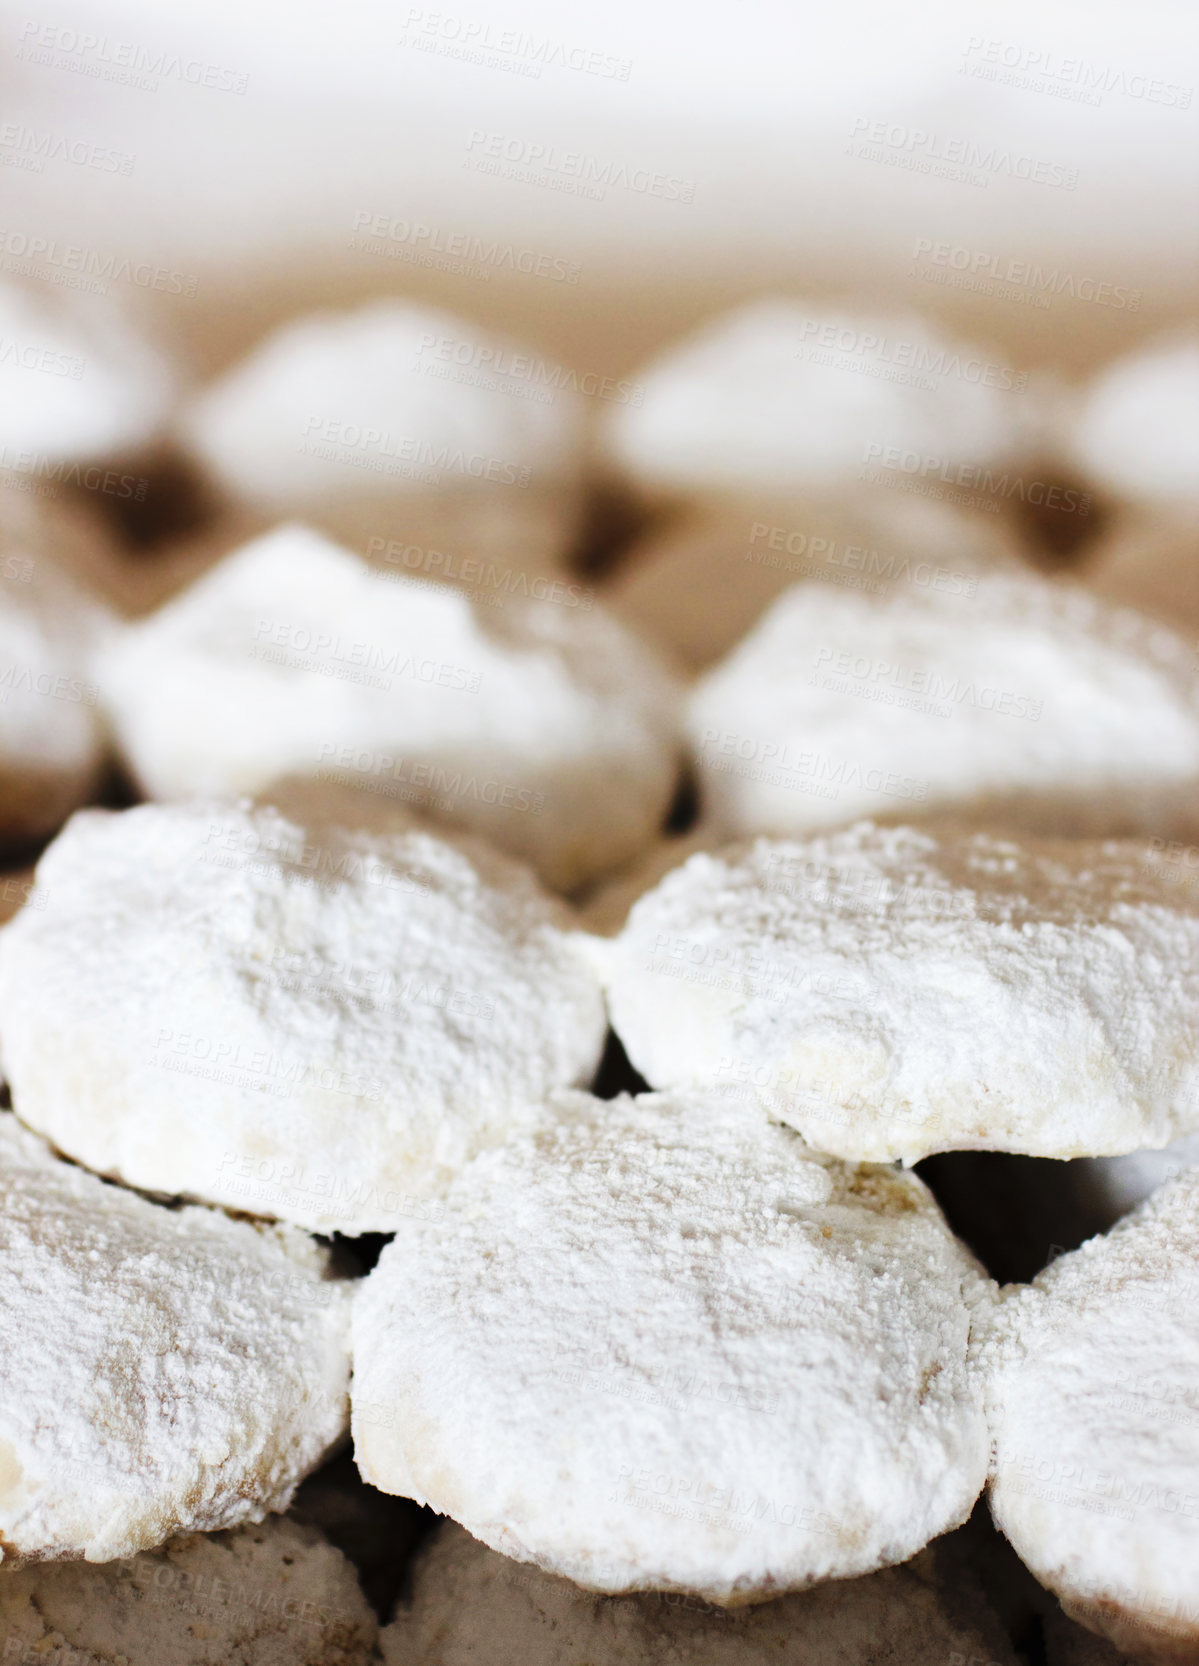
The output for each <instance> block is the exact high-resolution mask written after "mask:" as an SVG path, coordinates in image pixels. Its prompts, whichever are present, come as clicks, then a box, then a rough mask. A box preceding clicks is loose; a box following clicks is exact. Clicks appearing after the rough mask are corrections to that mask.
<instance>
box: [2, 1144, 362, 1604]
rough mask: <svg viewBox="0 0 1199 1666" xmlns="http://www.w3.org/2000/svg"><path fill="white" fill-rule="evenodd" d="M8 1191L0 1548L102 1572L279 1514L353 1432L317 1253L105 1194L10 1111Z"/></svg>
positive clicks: (335, 1285) (288, 1240) (212, 1214)
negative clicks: (122, 1560) (172, 1542)
mask: <svg viewBox="0 0 1199 1666" xmlns="http://www.w3.org/2000/svg"><path fill="white" fill-rule="evenodd" d="M0 1191H2V1194H3V1195H2V1207H0V1268H2V1274H3V1276H0V1382H2V1384H3V1392H2V1393H0V1552H2V1554H3V1556H4V1557H5V1558H9V1557H15V1558H18V1559H20V1558H23V1557H28V1558H30V1559H33V1560H41V1559H51V1558H75V1557H85V1558H86V1559H87V1560H88V1561H89V1562H110V1561H113V1560H114V1559H115V1558H117V1557H121V1556H132V1555H133V1554H135V1553H136V1552H137V1551H139V1550H145V1549H149V1548H151V1547H152V1546H154V1545H159V1544H162V1543H163V1542H164V1541H165V1540H166V1539H169V1538H170V1537H172V1536H173V1535H174V1534H177V1533H186V1532H193V1531H197V1530H199V1531H208V1530H210V1529H215V1528H224V1527H232V1526H235V1525H237V1524H238V1523H241V1522H246V1521H261V1520H262V1518H263V1517H264V1516H265V1515H266V1514H267V1512H268V1511H270V1510H283V1509H286V1508H287V1505H288V1503H289V1502H290V1499H291V1495H292V1493H293V1491H294V1490H295V1488H296V1486H297V1484H298V1483H299V1482H300V1481H301V1480H302V1479H303V1477H304V1476H305V1475H306V1474H307V1473H308V1471H309V1470H311V1469H314V1468H315V1467H316V1465H317V1464H318V1463H319V1462H320V1460H321V1458H322V1457H323V1456H324V1455H325V1453H326V1452H327V1451H328V1450H329V1448H330V1447H331V1446H332V1445H333V1444H334V1442H335V1441H337V1440H338V1438H339V1437H340V1435H341V1433H342V1430H343V1429H344V1427H345V1421H346V1411H347V1387H348V1378H349V1350H348V1347H347V1342H348V1318H349V1312H348V1310H349V1296H348V1285H347V1284H346V1283H344V1282H343V1281H341V1280H338V1279H333V1278H332V1277H331V1276H330V1268H329V1258H328V1255H327V1253H326V1252H325V1251H324V1250H323V1249H321V1248H320V1247H319V1246H318V1245H316V1244H314V1243H313V1242H312V1241H311V1240H310V1239H308V1238H305V1237H304V1236H303V1235H302V1234H300V1233H297V1232H289V1231H282V1230H279V1229H275V1228H269V1227H256V1226H252V1225H250V1224H248V1223H247V1222H244V1221H235V1220H230V1219H229V1217H228V1216H226V1215H223V1214H221V1213H219V1212H218V1211H216V1210H211V1209H200V1208H182V1209H166V1208H163V1207H162V1206H161V1205H159V1204H156V1203H150V1202H148V1201H147V1200H146V1199H145V1198H142V1197H138V1196H137V1194H136V1193H134V1192H129V1191H125V1190H123V1189H122V1188H120V1187H118V1186H110V1185H105V1184H104V1183H103V1182H102V1181H100V1180H97V1179H96V1178H95V1176H94V1175H91V1174H87V1173H85V1172H84V1170H82V1169H79V1168H76V1167H74V1166H73V1165H72V1164H69V1163H64V1162H62V1161H61V1160H60V1159H59V1158H57V1157H55V1156H53V1155H52V1154H51V1152H50V1151H49V1149H48V1148H47V1147H46V1146H45V1145H44V1144H43V1142H42V1141H41V1140H40V1139H38V1138H36V1136H34V1135H33V1134H31V1133H29V1132H28V1131H27V1130H26V1129H23V1128H22V1127H21V1126H20V1124H19V1123H18V1122H17V1119H16V1118H15V1117H14V1116H13V1115H12V1114H11V1113H10V1112H3V1113H0ZM4 1588H5V1581H4V1576H3V1575H2V1574H0V1592H2V1591H3V1589H4Z"/></svg>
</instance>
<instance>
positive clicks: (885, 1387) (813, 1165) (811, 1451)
mask: <svg viewBox="0 0 1199 1666" xmlns="http://www.w3.org/2000/svg"><path fill="white" fill-rule="evenodd" d="M552 1108H553V1110H554V1112H555V1113H556V1114H555V1115H554V1116H552V1117H547V1118H546V1119H545V1121H544V1122H543V1124H542V1125H541V1126H540V1127H539V1128H538V1129H536V1130H535V1131H534V1132H532V1133H528V1134H525V1133H516V1134H514V1135H513V1137H512V1138H511V1139H510V1140H509V1141H508V1142H507V1143H506V1144H505V1145H504V1146H502V1147H500V1148H499V1149H497V1150H495V1151H491V1152H488V1153H486V1154H484V1155H483V1156H481V1157H479V1158H478V1159H477V1160H476V1161H475V1162H474V1163H472V1164H471V1165H470V1166H469V1167H468V1168H467V1169H465V1170H464V1171H463V1172H462V1173H461V1174H460V1175H459V1177H458V1179H457V1180H456V1181H455V1182H454V1183H453V1185H452V1187H451V1188H450V1190H449V1192H448V1195H447V1198H446V1201H445V1209H444V1213H443V1214H442V1215H441V1217H440V1218H439V1219H438V1220H437V1221H428V1222H422V1221H417V1220H413V1221H405V1222H404V1223H402V1225H401V1227H400V1229H399V1231H398V1232H397V1234H396V1237H395V1239H394V1240H393V1241H392V1243H391V1244H390V1245H388V1247H387V1248H386V1249H385V1250H384V1251H383V1254H382V1257H381V1258H380V1260H379V1262H378V1265H377V1266H376V1267H375V1269H374V1270H373V1271H372V1272H371V1273H370V1275H369V1276H368V1277H367V1279H366V1280H365V1281H364V1282H363V1283H362V1284H361V1285H360V1286H359V1289H358V1295H357V1297H356V1305H355V1318H354V1396H353V1408H352V1422H353V1430H354V1443H355V1455H356V1457H357V1460H358V1465H359V1468H360V1469H361V1470H362V1473H363V1475H364V1476H365V1478H366V1479H367V1480H368V1481H370V1482H371V1483H372V1485H374V1486H377V1487H380V1488H382V1489H383V1491H385V1492H394V1493H398V1494H401V1495H403V1496H408V1497H412V1498H415V1499H416V1500H417V1501H418V1502H424V1503H427V1504H429V1505H431V1506H432V1507H433V1508H434V1509H436V1510H439V1511H441V1512H443V1513H444V1514H447V1515H450V1516H452V1517H453V1518H454V1519H455V1520H457V1521H459V1522H460V1523H461V1524H462V1525H463V1526H465V1527H466V1528H467V1529H468V1530H469V1531H470V1532H471V1533H473V1534H474V1535H475V1536H476V1537H477V1538H480V1539H482V1540H483V1541H484V1542H485V1543H487V1544H489V1545H490V1546H491V1547H492V1548H493V1549H495V1550H498V1551H501V1552H503V1553H504V1554H506V1555H509V1556H513V1557H516V1558H517V1559H519V1560H522V1561H529V1562H534V1563H536V1564H537V1565H538V1566H540V1567H541V1568H543V1569H545V1570H546V1571H547V1572H550V1573H557V1574H561V1575H564V1576H565V1577H567V1578H570V1579H574V1580H576V1581H577V1582H578V1583H579V1584H582V1585H586V1586H588V1587H590V1588H591V1589H594V1590H600V1591H607V1592H621V1591H631V1590H674V1591H687V1592H691V1593H692V1594H696V1595H700V1596H703V1597H705V1598H707V1599H709V1600H712V1601H715V1602H720V1603H726V1604H730V1605H738V1604H741V1603H745V1602H754V1601H762V1600H764V1599H767V1598H770V1597H773V1596H777V1595H779V1594H780V1593H782V1592H785V1591H788V1590H791V1589H798V1588H801V1587H803V1586H805V1585H809V1584H812V1583H815V1582H818V1581H822V1580H826V1579H839V1578H845V1577H847V1576H851V1575H855V1574H859V1573H869V1572H871V1571H873V1570H874V1569H876V1568H879V1567H881V1566H883V1565H884V1564H887V1563H892V1562H900V1561H903V1560H905V1559H906V1558H907V1557H909V1556H911V1555H912V1554H913V1553H914V1552H915V1551H917V1550H919V1549H920V1548H921V1547H922V1546H923V1545H925V1544H927V1543H928V1541H929V1540H930V1539H932V1538H934V1537H935V1536H936V1535H937V1534H940V1533H943V1532H945V1531H946V1530H947V1529H949V1528H951V1527H955V1526H957V1525H958V1524H959V1523H960V1522H962V1521H963V1520H964V1519H965V1517H966V1516H967V1515H968V1514H969V1513H970V1509H971V1507H972V1505H973V1503H974V1501H975V1499H976V1497H977V1495H978V1492H979V1489H980V1487H981V1485H982V1482H983V1479H984V1477H985V1473H986V1463H987V1439H986V1429H985V1424H984V1422H983V1419H982V1411H981V1404H980V1399H979V1390H978V1385H977V1383H976V1380H975V1377H974V1374H973V1369H972V1363H971V1359H970V1334H971V1326H972V1323H973V1320H974V1317H975V1316H976V1315H977V1312H978V1310H979V1308H980V1306H983V1305H985V1304H986V1302H987V1301H988V1300H989V1291H990V1288H991V1286H990V1284H989V1281H987V1280H986V1279H985V1278H984V1277H983V1276H982V1275H981V1273H980V1272H979V1270H978V1269H977V1267H976V1265H975V1263H974V1262H973V1261H972V1259H971V1257H970V1256H969V1254H968V1253H967V1252H966V1250H965V1249H964V1248H963V1247H962V1245H961V1244H960V1243H958V1242H957V1240H956V1239H955V1238H954V1237H953V1236H952V1234H951V1233H950V1231H949V1229H948V1227H947V1226H946V1225H945V1222H944V1220H943V1219H942V1217H941V1214H940V1211H939V1210H938V1209H937V1206H936V1204H935V1203H934V1202H933V1200H932V1198H931V1196H930V1194H929V1193H928V1192H927V1191H926V1190H925V1188H924V1186H923V1185H922V1184H921V1182H920V1181H919V1180H917V1179H916V1177H915V1176H914V1175H910V1174H903V1173H900V1172H896V1171H894V1170H890V1169H876V1168H850V1167H846V1166H844V1165H842V1164H840V1163H838V1162H835V1161H834V1160H832V1159H829V1158H825V1157H820V1156H818V1155H816V1154H815V1153H814V1152H811V1151H808V1150H807V1149H806V1148H805V1147H804V1146H803V1144H802V1142H801V1141H800V1140H799V1138H798V1137H797V1136H796V1135H795V1134H793V1133H792V1132H790V1131H789V1130H784V1129H781V1128H776V1127H771V1126H769V1125H768V1124H766V1122H765V1121H764V1120H763V1121H761V1122H759V1123H754V1122H751V1121H750V1120H748V1119H737V1118H730V1117H729V1116H728V1114H727V1111H726V1109H725V1107H724V1106H723V1105H722V1104H721V1103H720V1102H719V1101H718V1100H701V1099H692V1098H680V1097H668V1096H665V1095H643V1096H641V1097H640V1098H637V1099H630V1098H627V1097H620V1098H617V1099H613V1100H609V1101H600V1100H597V1099H593V1098H590V1097H589V1096H586V1095H582V1094H574V1095H562V1096H560V1097H559V1098H558V1099H557V1100H555V1101H554V1104H553V1107H552Z"/></svg>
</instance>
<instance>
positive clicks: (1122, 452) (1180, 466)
mask: <svg viewBox="0 0 1199 1666" xmlns="http://www.w3.org/2000/svg"><path fill="white" fill-rule="evenodd" d="M1072 438H1073V450H1074V454H1075V457H1076V459H1077V461H1078V462H1079V463H1080V464H1081V466H1082V467H1083V468H1085V469H1086V470H1087V471H1088V473H1089V474H1090V475H1091V476H1092V477H1093V478H1094V479H1095V480H1097V481H1098V482H1099V483H1100V484H1101V485H1102V486H1104V487H1106V488H1107V490H1108V491H1110V492H1112V493H1114V494H1116V495H1117V496H1119V497H1123V498H1129V499H1132V500H1134V501H1136V502H1140V503H1151V504H1156V505H1158V506H1159V507H1161V508H1165V509H1173V510H1189V511H1191V512H1192V513H1193V512H1194V511H1196V510H1199V336H1183V337H1173V338H1171V337H1167V338H1166V339H1164V340H1159V341H1155V342H1153V343H1152V344H1151V345H1149V346H1148V347H1143V348H1141V349H1139V350H1138V351H1137V352H1134V353H1129V354H1127V355H1126V356H1125V357H1123V358H1119V359H1117V360H1115V362H1114V363H1112V364H1109V365H1107V366H1105V368H1104V369H1103V370H1102V371H1100V373H1099V375H1098V376H1097V377H1096V378H1095V380H1094V381H1093V382H1092V383H1091V385H1090V386H1089V387H1088V388H1087V389H1086V391H1085V393H1084V396H1083V399H1082V403H1081V408H1080V409H1079V411H1078V414H1077V417H1076V419H1075V427H1074V433H1073V436H1072Z"/></svg>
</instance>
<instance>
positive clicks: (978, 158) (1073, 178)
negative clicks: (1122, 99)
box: [849, 116, 1078, 191]
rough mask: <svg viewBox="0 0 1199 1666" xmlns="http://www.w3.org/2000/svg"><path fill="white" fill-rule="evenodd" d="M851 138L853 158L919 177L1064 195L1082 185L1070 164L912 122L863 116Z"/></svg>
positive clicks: (854, 126) (852, 128) (1076, 172)
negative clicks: (1000, 180)
mask: <svg viewBox="0 0 1199 1666" xmlns="http://www.w3.org/2000/svg"><path fill="white" fill-rule="evenodd" d="M849 137H850V141H851V142H850V146H849V154H850V155H851V156H856V157H860V158H862V159H863V160H865V161H871V162H890V163H892V164H893V165H894V166H897V167H903V168H907V169H909V170H911V171H913V172H915V173H927V174H933V175H935V176H936V177H937V178H939V179H957V180H959V181H961V183H963V184H966V185H986V184H987V183H988V182H989V180H990V179H992V178H994V177H995V176H996V175H1000V176H1006V177H1007V178H1009V179H1022V180H1024V181H1025V183H1026V184H1029V185H1048V186H1055V187H1057V189H1059V190H1063V191H1073V190H1074V188H1075V187H1076V186H1077V184H1078V169H1077V168H1072V167H1069V166H1068V165H1067V164H1066V163H1064V162H1057V161H1051V160H1048V159H1046V158H1044V157H1037V156H1030V155H1029V154H1028V153H1027V152H1025V151H1014V150H1010V149H1008V148H1007V147H1006V146H1005V145H997V144H984V143H982V142H981V141H980V140H978V139H971V138H969V137H967V136H966V135H965V134H946V133H936V132H932V131H930V130H929V129H928V128H924V127H912V126H910V125H909V124H908V123H906V122H894V121H876V120H874V119H873V118H872V117H870V116H857V117H855V118H854V122H853V126H852V127H851V128H850V130H849Z"/></svg>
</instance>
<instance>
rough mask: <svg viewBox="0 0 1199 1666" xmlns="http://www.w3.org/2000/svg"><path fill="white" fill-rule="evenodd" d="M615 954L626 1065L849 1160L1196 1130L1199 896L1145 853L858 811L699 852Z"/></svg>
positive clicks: (1116, 844) (1053, 1152) (1065, 1153)
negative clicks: (811, 830) (906, 824)
mask: <svg viewBox="0 0 1199 1666" xmlns="http://www.w3.org/2000/svg"><path fill="white" fill-rule="evenodd" d="M595 952H596V955H597V958H598V959H600V960H601V962H602V961H605V960H606V964H607V972H606V982H607V986H608V999H609V1010H610V1012H611V1016H612V1023H613V1027H614V1028H615V1030H616V1032H617V1034H618V1035H619V1036H620V1039H621V1041H622V1042H623V1044H624V1047H625V1050H626V1051H627V1053H628V1055H629V1058H630V1059H631V1061H632V1063H633V1064H634V1066H635V1067H636V1068H637V1069H638V1070H639V1071H640V1072H641V1074H642V1075H643V1076H644V1077H645V1078H646V1080H647V1081H648V1082H650V1084H651V1085H652V1086H654V1087H656V1088H663V1089H692V1090H696V1089H706V1090H714V1091H716V1092H718V1093H720V1094H722V1095H723V1096H725V1097H726V1099H727V1101H728V1103H729V1104H730V1105H738V1106H740V1107H742V1108H744V1109H745V1110H747V1111H750V1112H756V1111H759V1110H760V1111H764V1112H765V1113H766V1114H768V1115H769V1116H772V1117H774V1118H776V1119H778V1120H779V1121H782V1122H785V1123H788V1124H790V1125H791V1126H792V1127H794V1128H796V1129H798V1130H799V1132H800V1133H801V1134H803V1136H804V1138H805V1139H806V1140H808V1141H809V1142H810V1143H811V1144H812V1145H814V1146H816V1147H817V1148H818V1149H820V1150H823V1151H829V1152H833V1153H835V1154H836V1155H838V1156H841V1157H845V1158H850V1159H856V1160H870V1161H892V1160H894V1159H897V1158H900V1159H902V1160H903V1161H904V1162H909V1163H910V1162H915V1161H916V1160H917V1159H919V1158H921V1157H926V1156H928V1155H929V1154H930V1153H932V1152H937V1151H963V1150H986V1151H1020V1152H1024V1153H1026V1154H1028V1155H1030V1156H1037V1157H1076V1156H1098V1155H1102V1154H1107V1153H1118V1152H1125V1151H1135V1150H1138V1149H1140V1148H1141V1147H1147V1146H1150V1147H1151V1146H1163V1145H1166V1144H1168V1143H1169V1142H1170V1141H1171V1140H1174V1139H1177V1138H1178V1137H1179V1135H1181V1134H1183V1133H1187V1132H1190V1131H1193V1130H1194V1129H1195V1128H1196V1127H1197V1126H1199V1039H1197V1036H1196V1029H1195V1014H1196V1012H1197V1011H1199V904H1196V902H1195V901H1194V900H1191V899H1189V898H1188V897H1186V896H1185V895H1179V893H1178V891H1177V890H1176V889H1173V888H1171V887H1170V886H1168V885H1164V884H1163V883H1162V880H1161V877H1160V874H1159V872H1158V869H1157V867H1156V865H1155V864H1154V863H1153V862H1152V861H1151V860H1150V859H1149V851H1148V847H1147V846H1146V845H1144V844H1142V843H1139V842H1135V841H1118V840H1110V841H1104V842H1085V843H1084V842H1081V841H1080V842H1074V841H1066V840H1040V841H1033V840H1029V841H1026V842H1024V843H1017V842H1016V841H1014V840H1011V839H998V838H992V837H991V836H990V835H988V834H984V833H977V834H972V833H970V832H968V831H966V830H964V829H960V828H954V827H953V826H946V827H939V828H937V827H934V828H929V829H919V828H897V827H889V828H879V827H876V826H874V825H873V824H872V823H870V822H863V823H859V824H857V825H856V826H854V827H851V828H847V829H844V830H842V831H841V832H838V833H830V834H825V835H822V836H819V837H816V838H812V839H808V840H805V841H802V842H801V841H798V840H781V839H779V840H772V839H756V840H753V841H747V842H744V843H741V844H736V845H733V846H729V847H727V848H726V849H724V850H723V851H721V852H720V853H718V854H715V855H704V854H699V855H695V856H692V857H691V858H690V860H689V861H687V862H686V863H685V864H684V866H683V867H681V868H676V869H675V870H674V871H673V872H672V873H670V874H668V875H667V876H666V878H665V879H663V880H662V881H661V883H660V884H659V885H658V886H657V888H656V889H655V890H653V891H650V892H649V893H648V894H647V895H646V896H644V897H643V898H642V899H641V900H640V901H639V902H637V903H636V904H635V905H634V907H633V909H632V911H631V913H630V915H629V919H628V922H627V924H626V926H625V928H624V931H623V932H622V934H621V936H620V937H619V938H618V939H617V940H616V941H615V943H614V944H611V945H608V946H607V947H604V946H597V948H596V951H595Z"/></svg>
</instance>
